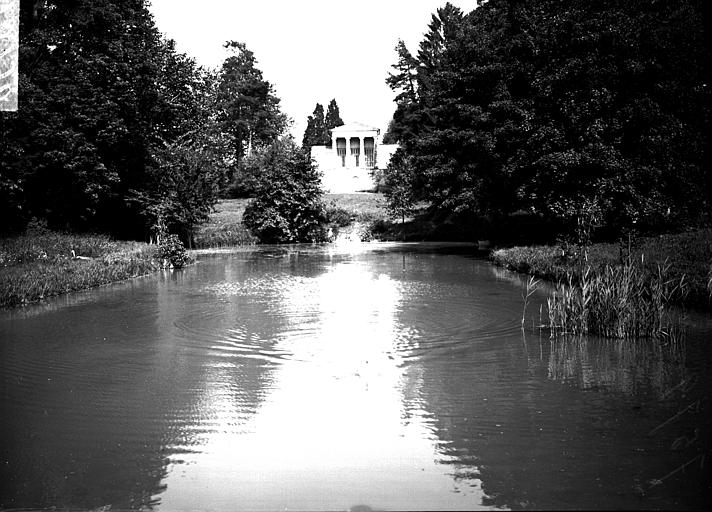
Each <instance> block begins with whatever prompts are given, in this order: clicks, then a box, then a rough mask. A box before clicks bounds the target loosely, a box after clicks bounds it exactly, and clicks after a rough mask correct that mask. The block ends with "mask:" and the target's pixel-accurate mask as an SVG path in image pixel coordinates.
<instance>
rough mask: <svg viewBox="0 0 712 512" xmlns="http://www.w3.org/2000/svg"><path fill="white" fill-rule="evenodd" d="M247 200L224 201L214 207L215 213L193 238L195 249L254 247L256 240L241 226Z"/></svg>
mask: <svg viewBox="0 0 712 512" xmlns="http://www.w3.org/2000/svg"><path fill="white" fill-rule="evenodd" d="M249 201H250V200H249V199H225V200H223V201H220V202H219V203H218V204H217V205H216V207H215V208H216V211H215V212H214V213H212V214H211V215H210V219H209V220H208V222H206V223H205V224H203V225H201V226H199V227H198V229H197V230H196V231H195V234H194V236H193V244H194V248H195V249H207V248H211V247H228V246H232V245H254V244H256V243H257V239H256V238H255V237H254V236H253V235H252V234H251V233H250V232H249V231H248V230H247V228H245V226H243V225H242V216H243V215H244V213H245V208H246V207H247V203H248V202H249Z"/></svg>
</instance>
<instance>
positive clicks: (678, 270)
mask: <svg viewBox="0 0 712 512" xmlns="http://www.w3.org/2000/svg"><path fill="white" fill-rule="evenodd" d="M625 253H627V254H625ZM643 255H645V257H644V258H643ZM587 256H588V261H587V264H588V266H590V268H591V272H592V273H602V272H603V271H604V270H605V268H606V267H607V266H610V267H615V266H617V265H621V264H623V263H625V259H626V257H630V258H633V259H636V260H637V261H638V262H639V264H638V266H639V267H642V268H643V269H644V270H645V272H647V273H649V274H655V273H657V268H658V267H665V266H666V265H667V266H669V268H668V270H667V274H668V278H669V279H672V280H675V281H679V280H680V279H682V277H683V276H684V277H685V283H686V284H687V293H686V294H685V295H684V296H679V297H678V298H683V297H684V298H685V299H686V304H687V305H692V306H696V307H700V308H709V307H710V305H712V300H711V299H712V268H711V267H710V265H711V264H712V229H702V230H697V231H690V232H684V233H677V234H668V235H661V236H652V237H641V238H639V239H637V240H636V241H635V243H633V244H632V246H631V247H629V248H626V250H623V248H622V247H621V245H620V244H612V243H596V244H593V245H591V246H589V247H588V250H587ZM491 259H492V260H493V262H494V263H495V264H497V265H500V266H503V267H505V268H508V269H510V270H515V271H517V272H523V273H527V274H532V275H534V276H537V277H541V278H543V279H547V280H550V281H554V282H557V281H563V282H567V280H568V276H569V274H573V275H574V278H576V276H578V275H579V274H580V261H579V258H572V257H569V255H567V254H566V253H565V251H563V250H562V248H561V247H557V246H530V247H525V246H520V247H512V248H508V249H499V250H496V251H494V252H492V254H491Z"/></svg>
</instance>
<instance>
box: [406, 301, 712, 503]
mask: <svg viewBox="0 0 712 512" xmlns="http://www.w3.org/2000/svg"><path fill="white" fill-rule="evenodd" d="M445 307H447V306H445ZM424 314H425V311H418V310H411V311H409V312H407V313H406V314H405V315H406V316H407V317H409V318H410V319H417V318H422V317H423V315H424ZM401 320H402V321H403V323H404V324H408V323H409V320H408V319H407V318H404V316H403V315H401ZM427 334H428V333H427V332H425V331H424V330H422V329H421V331H420V335H421V336H425V337H427ZM599 341H600V342H601V343H597V342H599ZM421 342H425V343H427V339H426V340H424V341H423V340H421ZM455 342H457V340H455ZM457 344H458V346H459V347H462V344H461V343H457ZM708 355H709V354H708ZM689 357H690V356H689V354H688V353H687V352H686V350H685V349H684V345H682V344H669V345H664V346H661V345H658V346H653V345H649V344H648V345H646V344H645V343H635V344H631V343H630V342H629V344H628V345H625V344H621V343H618V342H607V341H604V340H593V339H590V340H586V341H581V340H579V342H578V343H571V342H569V343H558V344H557V343H551V342H550V341H549V339H548V338H545V339H541V340H540V339H538V338H537V337H536V336H534V337H528V339H522V336H521V334H518V335H511V334H510V335H508V336H502V337H500V338H497V339H492V340H485V341H481V340H477V339H474V338H473V339H472V340H471V343H470V348H469V350H461V349H458V351H457V357H456V358H455V359H450V360H447V359H444V358H431V357H427V354H426V357H422V358H420V359H419V360H417V361H412V360H411V361H410V365H411V366H414V367H417V371H414V370H410V369H409V370H408V371H407V372H406V373H405V375H406V377H408V376H409V375H414V376H417V381H418V382H417V386H410V387H407V388H406V389H407V390H408V395H409V397H410V398H409V399H408V400H407V402H409V403H414V402H416V400H415V399H414V398H412V395H413V393H414V390H415V389H417V390H418V392H419V393H420V395H421V398H420V400H419V402H418V403H419V404H420V406H421V407H422V408H423V409H424V410H425V411H426V412H425V414H426V415H427V416H428V417H429V418H431V424H432V426H433V431H434V433H435V434H436V435H437V437H438V438H439V446H438V453H439V462H440V463H442V464H446V465H447V466H448V467H449V468H450V469H449V471H450V472H451V474H452V477H453V482H454V484H453V485H454V488H455V489H458V490H459V491H460V492H465V489H467V488H468V487H470V486H471V487H481V489H482V490H483V491H484V493H485V495H486V497H485V498H484V500H483V504H484V505H489V506H497V507H509V508H514V509H521V508H532V507H533V508H571V507H580V508H650V507H662V508H665V507H670V508H683V509H684V508H697V507H701V505H702V504H703V503H704V499H705V495H704V493H705V491H704V490H703V491H701V490H700V489H702V487H701V482H704V475H701V474H700V471H699V470H697V471H696V472H695V473H694V475H691V476H690V478H689V482H688V481H685V477H684V473H683V472H680V473H678V474H676V475H674V476H673V477H671V478H670V479H669V480H668V481H666V482H665V484H664V485H660V486H656V487H655V488H650V486H649V485H647V484H646V483H647V482H650V481H651V480H653V479H655V478H659V477H660V476H664V475H667V474H668V473H670V472H671V471H672V470H674V469H675V468H678V467H680V466H681V465H682V464H684V463H685V462H686V461H688V460H689V459H690V458H691V457H690V456H688V454H687V453H685V452H682V451H679V450H677V451H676V450H671V449H670V448H671V447H672V445H673V444H674V442H675V440H678V439H680V437H681V436H683V435H687V436H688V437H689V438H691V437H692V436H693V427H694V423H695V422H696V421H697V420H696V419H695V418H691V417H688V418H686V419H683V420H682V421H681V422H680V423H679V424H676V425H672V424H669V425H666V427H665V432H656V433H654V434H655V435H649V433H650V432H651V431H652V430H653V429H654V428H655V427H656V426H657V425H659V424H660V423H662V422H663V421H665V420H666V419H667V418H669V417H671V416H673V415H674V414H675V412H676V411H677V410H678V409H677V408H678V404H680V403H683V402H680V401H679V400H677V398H679V395H681V394H682V393H683V392H684V389H683V388H684V387H685V386H684V385H683V386H682V387H680V386H678V385H679V384H680V383H681V382H686V379H690V378H691V375H690V372H689ZM708 360H709V358H708ZM562 383H566V384H567V385H565V386H562ZM675 386H678V389H677V391H674V393H677V394H678V396H677V397H673V396H671V395H670V393H669V392H670V391H671V390H672V389H673V387H675ZM683 405H685V404H684V403H683ZM658 434H660V435H658ZM683 441H684V440H680V441H678V445H679V446H681V443H683ZM696 462H699V460H697V461H696ZM690 469H691V468H690V467H687V468H686V469H685V471H687V472H688V474H690ZM681 475H683V476H682V478H679V477H680V476H681ZM705 485H706V484H705ZM641 489H643V490H644V492H645V493H647V495H645V496H644V495H643V493H641V492H640V490H641Z"/></svg>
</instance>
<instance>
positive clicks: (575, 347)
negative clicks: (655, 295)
mask: <svg viewBox="0 0 712 512" xmlns="http://www.w3.org/2000/svg"><path fill="white" fill-rule="evenodd" d="M550 343H551V352H550V354H549V365H548V376H549V378H550V379H552V380H554V381H562V382H570V383H573V384H575V385H576V386H578V387H579V388H580V389H584V390H590V389H597V388H601V389H608V390H611V391H617V392H621V393H626V394H629V395H635V394H641V393H642V392H645V391H647V390H650V392H651V395H652V396H655V397H658V398H663V397H665V396H666V395H667V394H668V392H669V391H670V390H671V389H673V388H675V387H676V386H678V385H679V384H680V382H682V381H684V380H685V379H686V378H687V373H688V372H687V369H686V366H685V345H684V343H682V342H681V341H680V340H674V339H671V340H665V341H660V340H611V339H601V338H593V337H562V336H560V337H556V338H553V339H552V340H551V342H550Z"/></svg>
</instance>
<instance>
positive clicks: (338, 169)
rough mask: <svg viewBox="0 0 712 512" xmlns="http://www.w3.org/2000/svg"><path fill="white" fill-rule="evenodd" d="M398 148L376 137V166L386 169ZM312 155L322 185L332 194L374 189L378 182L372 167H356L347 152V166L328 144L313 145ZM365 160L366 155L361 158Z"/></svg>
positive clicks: (362, 160) (396, 145)
mask: <svg viewBox="0 0 712 512" xmlns="http://www.w3.org/2000/svg"><path fill="white" fill-rule="evenodd" d="M396 149H398V144H380V137H378V138H376V168H378V169H385V168H386V167H387V166H388V162H389V161H390V159H391V156H392V155H393V153H394V152H395V150H396ZM311 157H312V159H313V160H314V163H315V164H316V166H317V167H318V169H319V170H320V171H321V172H322V186H323V188H324V190H325V191H326V192H330V193H332V194H349V193H354V192H362V191H370V190H374V189H375V187H376V184H375V183H374V181H373V178H372V177H371V171H372V169H369V168H367V167H364V166H363V165H362V166H360V167H356V165H355V159H354V158H353V157H352V156H351V155H350V154H349V153H348V152H347V155H346V167H343V166H342V164H341V158H340V157H338V156H337V155H336V150H335V149H334V148H330V147H328V146H312V147H311ZM360 161H361V163H363V162H364V156H363V155H362V156H361V158H360Z"/></svg>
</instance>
